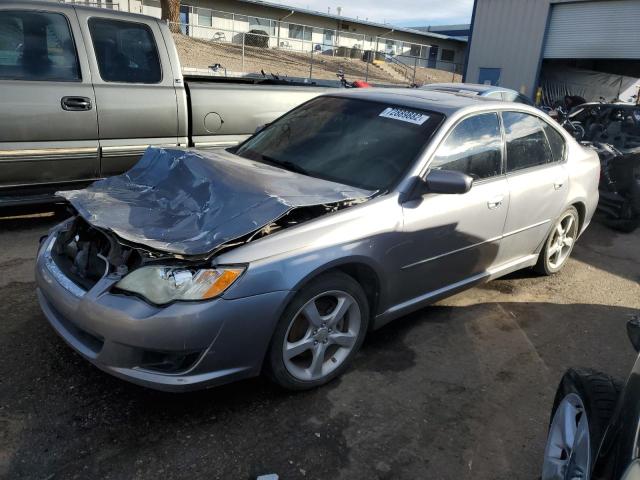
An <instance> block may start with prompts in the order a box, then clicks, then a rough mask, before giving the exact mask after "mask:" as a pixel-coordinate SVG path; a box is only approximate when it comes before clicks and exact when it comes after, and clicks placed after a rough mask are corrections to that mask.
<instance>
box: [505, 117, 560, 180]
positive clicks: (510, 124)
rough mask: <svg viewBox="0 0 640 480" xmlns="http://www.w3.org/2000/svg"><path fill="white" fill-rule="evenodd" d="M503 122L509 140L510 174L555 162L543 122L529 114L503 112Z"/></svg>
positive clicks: (508, 165) (508, 161)
mask: <svg viewBox="0 0 640 480" xmlns="http://www.w3.org/2000/svg"><path fill="white" fill-rule="evenodd" d="M502 121H503V124H504V131H505V134H506V140H507V171H508V172H514V171H517V170H524V169H526V168H531V167H536V166H539V165H545V164H547V163H551V162H553V161H555V159H554V154H553V152H552V150H551V146H550V145H549V142H548V141H547V136H546V134H545V132H544V127H545V126H546V124H545V123H544V122H543V121H542V120H540V119H539V118H537V117H535V116H533V115H529V114H528V113H521V112H503V113H502ZM549 128H550V127H549Z"/></svg>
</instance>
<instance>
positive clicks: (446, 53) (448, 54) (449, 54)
mask: <svg viewBox="0 0 640 480" xmlns="http://www.w3.org/2000/svg"><path fill="white" fill-rule="evenodd" d="M455 58H456V52H455V50H447V49H446V48H443V49H442V56H441V57H440V60H442V61H443V62H453V61H454V60H455Z"/></svg>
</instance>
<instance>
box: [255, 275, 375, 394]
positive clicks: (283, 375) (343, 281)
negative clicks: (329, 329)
mask: <svg viewBox="0 0 640 480" xmlns="http://www.w3.org/2000/svg"><path fill="white" fill-rule="evenodd" d="M331 290H342V291H344V292H346V293H349V294H350V295H351V296H352V297H353V298H354V299H355V300H356V302H357V303H358V306H359V307H360V313H361V326H360V332H359V334H358V337H357V339H356V341H355V345H354V347H353V350H352V351H351V352H350V353H349V355H348V357H347V358H346V359H345V360H344V362H343V363H342V365H340V366H339V367H338V368H336V369H335V370H334V371H332V372H331V373H329V374H328V375H326V376H325V377H323V378H321V379H318V380H315V381H302V380H299V379H297V378H295V377H294V376H292V375H291V374H290V373H289V371H288V370H287V368H286V367H285V365H284V359H283V357H282V346H283V343H284V340H285V335H286V334H287V330H288V328H289V324H290V323H291V322H292V321H293V317H294V315H296V313H297V312H298V311H299V310H300V309H301V308H302V307H303V306H304V304H305V303H307V302H308V301H309V300H310V299H311V298H313V297H315V296H316V295H319V294H321V293H323V292H327V291H331ZM369 317H370V312H369V302H368V301H367V296H366V295H365V293H364V290H363V289H362V287H361V286H360V284H359V283H358V282H357V281H355V280H354V279H353V277H351V276H349V275H347V274H345V273H342V272H337V271H336V272H330V273H326V274H323V275H321V276H319V277H317V278H315V279H313V280H311V281H310V282H309V283H308V284H306V285H305V286H304V287H302V289H300V291H299V292H298V293H297V294H296V296H295V297H294V298H293V300H292V301H291V302H290V303H289V305H288V306H287V308H286V309H285V310H284V313H283V314H282V316H281V317H280V320H279V321H278V324H277V325H276V329H275V331H274V334H273V337H272V338H271V343H270V345H269V350H268V352H267V358H266V359H265V365H264V367H265V368H264V370H265V373H266V374H267V376H268V377H269V378H270V379H271V380H272V381H274V382H275V383H277V384H278V385H280V386H281V387H283V388H286V389H288V390H308V389H311V388H315V387H319V386H320V385H324V384H325V383H328V382H330V381H331V380H333V379H334V378H336V377H338V376H340V375H342V373H344V371H345V370H347V369H348V368H349V365H350V364H351V362H352V361H353V357H354V356H355V355H356V353H357V352H358V350H359V349H360V347H361V346H362V342H363V341H364V337H365V335H366V333H367V330H368V328H369V320H370V318H369Z"/></svg>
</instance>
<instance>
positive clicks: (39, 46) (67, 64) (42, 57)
mask: <svg viewBox="0 0 640 480" xmlns="http://www.w3.org/2000/svg"><path fill="white" fill-rule="evenodd" d="M0 79H11V80H36V81H37V80H40V81H59V82H74V81H79V80H80V67H79V66H78V56H77V55H76V47H75V45H74V43H73V37H72V36H71V30H70V28H69V22H68V21H67V18H66V17H65V16H64V15H62V14H59V13H48V12H30V11H15V10H0Z"/></svg>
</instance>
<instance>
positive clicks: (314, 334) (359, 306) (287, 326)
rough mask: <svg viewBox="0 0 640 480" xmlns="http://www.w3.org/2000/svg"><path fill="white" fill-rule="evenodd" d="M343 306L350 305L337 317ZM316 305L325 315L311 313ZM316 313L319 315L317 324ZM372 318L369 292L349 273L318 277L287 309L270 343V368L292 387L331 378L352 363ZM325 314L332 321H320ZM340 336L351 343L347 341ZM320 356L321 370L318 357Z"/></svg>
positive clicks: (279, 381)
mask: <svg viewBox="0 0 640 480" xmlns="http://www.w3.org/2000/svg"><path fill="white" fill-rule="evenodd" d="M342 301H343V303H342V304H341V303H340V302H342ZM334 304H335V305H334ZM347 304H348V305H350V306H348V307H346V305H347ZM341 305H345V307H344V308H348V310H346V313H344V315H343V316H342V317H340V318H337V316H338V311H339V310H341V308H342V307H341ZM314 308H315V313H319V314H320V316H317V315H307V313H306V312H307V311H313V309H314ZM333 314H335V315H336V318H333V317H332V315H333ZM311 317H315V319H316V323H315V324H314V323H313V322H312V321H311V320H310V318H311ZM369 317H370V312H369V303H368V301H367V297H366V295H365V293H364V291H363V289H362V287H361V286H360V284H359V283H358V282H356V281H355V280H354V279H353V278H352V277H350V276H349V275H346V274H344V273H342V272H331V273H327V274H324V275H322V276H320V277H318V278H316V279H314V280H312V281H311V282H309V283H308V284H307V285H305V286H304V287H303V288H302V289H301V290H300V291H299V292H298V293H297V294H296V296H295V297H294V298H293V300H292V301H291V303H289V305H288V306H287V308H286V309H285V311H284V312H283V314H282V317H281V318H280V320H279V322H278V324H277V326H276V328H275V331H274V334H273V337H272V339H271V343H270V345H269V350H268V353H267V358H266V361H265V373H266V374H267V375H268V376H269V378H270V379H271V380H272V381H274V382H275V383H277V384H278V385H280V386H281V387H283V388H286V389H288V390H307V389H310V388H315V387H318V386H320V385H324V384H325V383H327V382H330V381H331V380H333V379H334V378H336V377H338V376H340V375H341V374H342V373H344V371H345V370H347V369H348V368H349V365H350V364H351V362H352V361H353V357H354V356H355V354H356V353H357V352H358V350H359V349H360V347H361V346H362V342H363V341H364V337H365V335H366V332H367V330H368V328H369V320H370V319H369ZM323 319H327V320H326V322H325V323H326V326H323V325H324V323H320V324H319V325H318V322H322V321H323ZM336 319H337V320H336ZM333 322H337V323H333ZM332 325H333V327H332ZM339 337H341V338H339ZM337 340H340V342H341V343H342V342H345V341H346V342H347V343H348V344H349V345H348V346H343V345H341V344H339V343H338V341H337ZM303 344H304V345H303ZM296 345H300V353H299V354H297V356H294V357H291V358H285V356H286V354H285V352H287V353H290V354H292V353H293V352H294V348H296V347H295V346H296ZM302 348H304V350H302ZM320 358H322V360H319V361H320V362H322V365H321V366H320V370H318V368H317V365H318V362H317V361H316V359H320ZM314 362H315V363H314ZM307 363H308V365H307Z"/></svg>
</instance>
